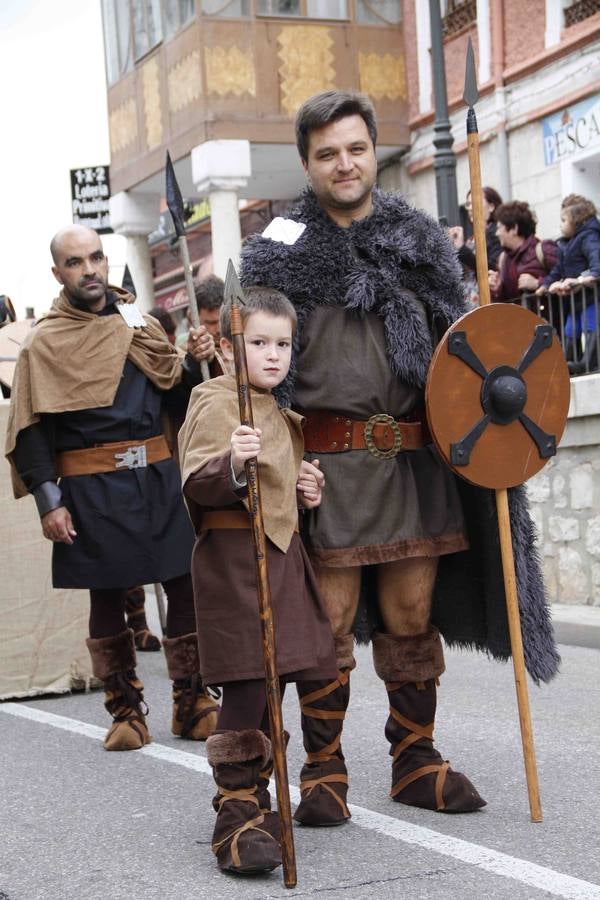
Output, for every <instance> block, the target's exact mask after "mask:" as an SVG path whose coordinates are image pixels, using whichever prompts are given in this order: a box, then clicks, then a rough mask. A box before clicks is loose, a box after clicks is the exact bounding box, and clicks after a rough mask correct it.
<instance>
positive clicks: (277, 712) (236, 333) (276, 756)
mask: <svg viewBox="0 0 600 900" xmlns="http://www.w3.org/2000/svg"><path fill="white" fill-rule="evenodd" d="M231 339H232V344H233V353H234V358H235V376H236V381H237V390H238V402H239V408H240V423H241V424H242V425H249V426H250V428H254V419H253V416H252V402H251V399H250V383H249V381H248V367H247V364H246V347H245V344H244V326H243V322H242V316H241V313H240V309H239V307H238V306H237V305H236V304H234V303H232V306H231ZM245 470H246V478H247V480H248V495H249V501H250V503H249V505H250V516H251V523H252V539H253V542H254V558H255V562H256V582H257V587H258V608H259V613H260V624H261V630H262V642H263V658H264V664H265V681H266V691H267V707H268V710H269V723H270V728H271V745H272V749H273V770H274V773H275V785H276V789H277V810H278V813H279V820H280V823H281V855H282V860H283V880H284V884H285V886H286V887H289V888H292V887H295V886H296V883H297V878H296V855H295V851H294V833H293V825H292V810H291V804H290V788H289V782H288V772H287V760H286V756H285V739H284V736H283V715H282V712H281V692H280V690H279V676H278V674H277V656H276V647H275V625H274V622H273V607H272V604H271V589H270V586H269V572H268V569H267V546H266V538H265V527H264V522H263V515H262V505H261V499H260V483H259V477H258V464H257V461H256V457H255V458H254V459H249V460H247V462H246V463H245Z"/></svg>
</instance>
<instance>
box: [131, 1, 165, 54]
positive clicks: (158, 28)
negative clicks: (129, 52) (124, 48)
mask: <svg viewBox="0 0 600 900" xmlns="http://www.w3.org/2000/svg"><path fill="white" fill-rule="evenodd" d="M131 12H132V16H133V49H134V53H135V58H136V60H138V59H141V57H142V56H145V54H146V53H148V51H149V50H152V48H153V47H156V45H157V44H160V42H161V41H162V22H161V15H160V13H161V10H160V0H131Z"/></svg>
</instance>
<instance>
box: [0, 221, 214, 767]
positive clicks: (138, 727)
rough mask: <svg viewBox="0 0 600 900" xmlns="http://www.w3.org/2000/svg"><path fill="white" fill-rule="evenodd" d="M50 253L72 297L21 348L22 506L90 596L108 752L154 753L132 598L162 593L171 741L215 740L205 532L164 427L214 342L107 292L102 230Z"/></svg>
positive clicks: (68, 232)
mask: <svg viewBox="0 0 600 900" xmlns="http://www.w3.org/2000/svg"><path fill="white" fill-rule="evenodd" d="M51 253H52V258H53V262H54V265H53V267H52V271H53V273H54V276H55V278H56V279H57V281H58V282H59V283H60V284H61V285H63V289H62V291H61V293H60V296H59V297H58V298H57V299H56V300H55V301H54V303H53V305H52V309H51V310H50V312H49V313H48V315H47V316H46V317H45V318H44V319H43V320H42V321H41V322H40V323H39V324H38V325H37V327H36V328H35V329H33V330H32V332H31V335H30V337H28V339H27V341H26V342H25V344H24V345H23V348H22V351H21V354H20V356H19V360H18V363H17V369H16V373H15V380H14V384H13V394H12V399H11V414H10V419H9V428H8V433H7V454H8V455H9V459H10V461H11V463H12V464H13V475H14V483H15V493H16V495H17V496H22V495H23V494H25V493H26V492H29V493H32V494H33V496H34V498H35V501H36V504H37V507H38V511H39V514H40V517H41V525H42V529H43V533H44V535H45V537H47V538H48V539H49V540H51V541H52V542H53V554H52V574H53V584H54V586H55V587H60V588H88V589H89V591H90V598H91V609H90V638H89V640H88V648H89V651H90V655H91V657H92V667H93V671H94V674H95V675H96V676H97V677H98V678H100V679H101V680H102V681H103V682H104V685H105V691H106V703H105V705H106V708H107V710H108V711H109V713H110V714H111V715H112V717H113V724H112V726H111V728H110V730H109V732H108V734H107V737H106V740H105V747H106V749H107V750H131V749H138V748H139V747H141V746H143V745H144V744H145V743H148V741H149V740H150V738H149V735H148V730H147V727H146V722H145V716H144V712H143V693H142V691H143V685H142V684H141V682H140V681H139V679H138V678H137V676H136V673H135V647H134V642H133V632H132V631H131V630H129V629H127V628H126V627H125V618H124V612H125V601H126V594H127V590H128V589H129V588H131V587H133V586H135V585H138V584H148V583H155V582H161V583H162V584H163V586H164V588H165V591H166V594H167V597H168V601H169V602H168V616H167V638H166V639H165V641H164V647H165V655H166V658H167V666H168V669H169V673H170V676H171V678H172V679H173V682H174V684H173V700H174V708H173V732H174V733H175V734H180V735H181V736H183V737H189V738H192V739H195V740H203V739H205V738H206V737H207V736H208V734H210V732H211V731H212V730H213V728H214V725H215V721H216V707H215V704H214V703H213V701H212V700H211V699H210V698H209V697H208V696H207V695H206V692H205V691H204V689H203V688H202V684H201V680H200V677H199V672H198V653H197V639H196V626H195V619H194V606H193V594H192V586H191V578H190V558H191V550H192V545H193V531H192V528H191V524H190V522H189V519H188V516H187V513H186V510H185V507H184V505H183V501H182V498H181V482H180V476H179V471H178V468H177V466H176V463H175V461H174V459H173V457H172V453H171V449H170V447H169V444H168V441H167V438H166V436H165V434H164V432H163V421H165V420H166V419H167V418H168V417H167V416H165V414H167V413H168V412H169V410H172V411H174V412H177V411H179V412H180V413H181V411H182V410H183V411H185V406H186V404H187V399H188V396H189V392H190V390H191V388H192V387H193V386H194V384H196V383H197V382H198V381H200V378H201V376H200V367H199V365H198V362H199V361H200V360H201V359H205V358H210V357H211V356H212V354H213V353H214V342H213V340H212V338H211V337H210V335H208V334H207V333H206V331H205V330H204V329H199V330H198V331H196V332H192V333H191V335H190V341H189V345H188V353H187V355H185V356H184V354H183V353H180V352H178V351H177V350H175V349H174V348H173V347H172V346H171V345H170V343H169V341H168V339H167V336H166V335H165V333H164V331H163V329H162V328H161V327H160V326H159V324H158V323H157V322H156V321H155V320H154V319H152V318H151V317H144V316H142V315H141V313H140V312H139V310H138V309H137V307H136V306H135V302H134V299H135V298H134V297H133V296H132V295H130V294H128V293H127V292H126V291H123V290H122V289H120V288H115V287H111V286H109V285H108V260H107V258H106V256H105V255H104V252H103V249H102V245H101V242H100V239H99V237H98V235H97V234H96V233H95V232H94V231H92V230H91V229H88V228H84V227H82V226H72V227H69V228H65V229H63V230H62V231H60V232H59V233H58V234H57V235H55V237H54V238H53V240H52V243H51Z"/></svg>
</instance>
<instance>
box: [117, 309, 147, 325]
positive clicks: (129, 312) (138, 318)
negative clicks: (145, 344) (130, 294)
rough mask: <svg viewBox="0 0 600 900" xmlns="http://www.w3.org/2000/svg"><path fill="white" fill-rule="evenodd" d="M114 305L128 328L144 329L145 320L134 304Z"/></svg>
mask: <svg viewBox="0 0 600 900" xmlns="http://www.w3.org/2000/svg"><path fill="white" fill-rule="evenodd" d="M115 305H116V307H117V309H118V310H119V312H120V313H121V315H122V316H123V318H124V319H125V321H126V322H127V324H128V325H129V327H130V328H143V327H144V325H145V324H146V320H145V319H144V317H143V315H142V314H141V312H140V311H139V309H138V308H137V306H136V305H135V303H117V304H115Z"/></svg>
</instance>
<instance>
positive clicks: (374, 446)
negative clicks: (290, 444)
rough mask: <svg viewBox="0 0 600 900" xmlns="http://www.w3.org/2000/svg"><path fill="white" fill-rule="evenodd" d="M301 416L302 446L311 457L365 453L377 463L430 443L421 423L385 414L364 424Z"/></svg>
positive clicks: (311, 414) (329, 415) (331, 417)
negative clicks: (362, 451) (370, 455)
mask: <svg viewBox="0 0 600 900" xmlns="http://www.w3.org/2000/svg"><path fill="white" fill-rule="evenodd" d="M303 415H304V416H305V417H306V424H305V425H304V446H305V449H306V450H308V451H309V452H310V453H346V452H348V451H349V450H368V451H369V453H371V454H372V455H373V456H376V457H377V458H378V459H391V458H392V457H394V456H396V455H397V454H398V453H399V452H400V451H401V450H418V449H419V448H420V447H423V446H424V445H425V444H426V443H429V442H430V441H431V438H430V436H429V430H428V428H427V426H426V425H425V424H424V423H422V422H407V421H404V420H397V419H394V418H393V417H392V416H388V415H386V414H385V413H377V414H376V415H374V416H371V418H370V419H367V420H366V421H357V420H355V419H350V418H348V417H347V416H343V415H339V414H336V413H330V412H323V411H316V412H308V413H307V412H304V413H303Z"/></svg>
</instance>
